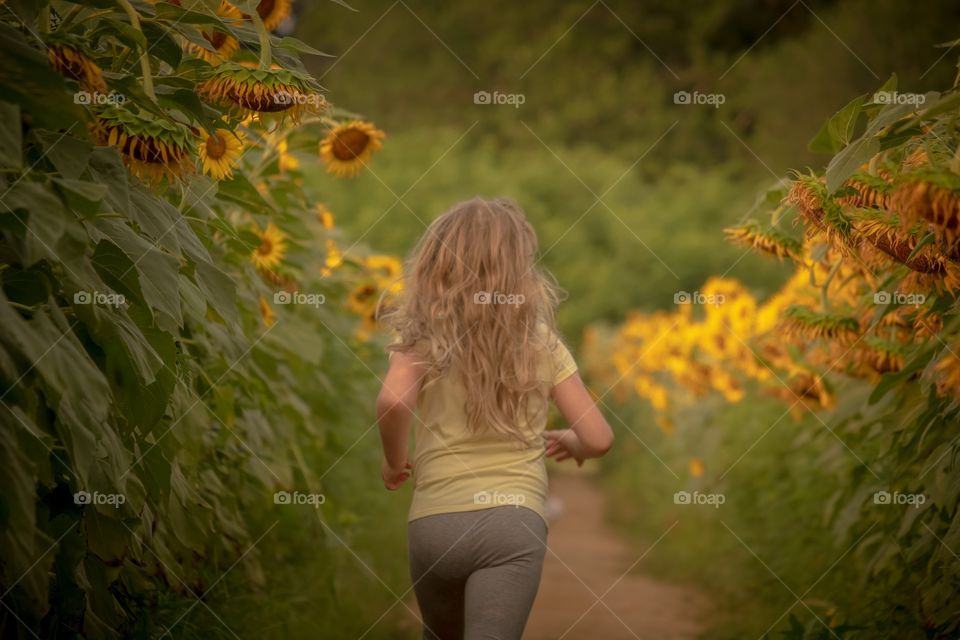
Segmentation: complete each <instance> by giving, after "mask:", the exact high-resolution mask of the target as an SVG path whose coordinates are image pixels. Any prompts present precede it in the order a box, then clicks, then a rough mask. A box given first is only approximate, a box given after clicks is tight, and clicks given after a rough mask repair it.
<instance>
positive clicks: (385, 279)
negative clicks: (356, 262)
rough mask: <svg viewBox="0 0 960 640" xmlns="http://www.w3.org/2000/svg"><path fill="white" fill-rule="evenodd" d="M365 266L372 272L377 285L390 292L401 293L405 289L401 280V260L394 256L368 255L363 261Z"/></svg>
mask: <svg viewBox="0 0 960 640" xmlns="http://www.w3.org/2000/svg"><path fill="white" fill-rule="evenodd" d="M363 264H364V266H365V267H366V268H367V269H368V270H369V271H370V272H371V273H372V275H373V277H374V279H375V280H376V282H377V285H378V286H379V287H381V288H382V289H385V290H387V291H388V292H390V293H399V292H400V291H402V290H403V282H402V281H401V280H400V273H401V271H402V269H401V266H400V260H398V259H397V258H396V257H394V256H386V255H376V256H368V257H367V258H365V259H364V261H363Z"/></svg>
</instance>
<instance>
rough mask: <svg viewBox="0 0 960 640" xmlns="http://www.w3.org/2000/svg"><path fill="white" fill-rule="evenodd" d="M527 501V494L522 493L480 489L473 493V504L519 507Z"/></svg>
mask: <svg viewBox="0 0 960 640" xmlns="http://www.w3.org/2000/svg"><path fill="white" fill-rule="evenodd" d="M526 501H527V496H525V495H523V494H522V493H501V492H499V491H478V492H476V493H475V494H473V504H482V505H490V506H497V507H499V506H515V507H519V506H520V505H522V504H524V503H525V502H526Z"/></svg>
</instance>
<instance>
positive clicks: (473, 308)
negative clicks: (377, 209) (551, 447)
mask: <svg viewBox="0 0 960 640" xmlns="http://www.w3.org/2000/svg"><path fill="white" fill-rule="evenodd" d="M537 253H538V242H537V235H536V232H535V231H534V230H533V227H532V226H530V223H529V222H527V219H526V216H525V215H524V213H523V210H522V209H521V208H520V206H519V205H518V204H517V203H516V202H514V201H512V200H508V199H504V198H495V199H491V200H486V199H483V198H473V199H471V200H466V201H464V202H460V203H459V204H456V205H454V206H453V207H452V208H451V209H450V210H448V211H447V212H446V213H444V214H443V215H441V216H440V217H439V218H437V219H436V220H434V221H433V223H432V224H431V225H430V227H429V228H428V229H427V231H426V233H425V234H424V235H423V237H422V238H421V239H420V241H419V243H418V244H417V247H416V249H415V250H414V252H413V254H412V255H411V256H410V258H409V260H408V261H407V265H406V268H405V270H404V273H405V282H404V293H403V296H402V298H401V300H400V302H399V304H398V306H397V307H396V308H394V309H392V310H390V311H388V312H387V313H385V314H384V318H385V320H386V321H387V323H388V324H389V325H390V326H392V328H393V329H394V330H395V331H396V332H397V333H398V334H399V338H398V340H397V341H396V342H395V343H393V344H392V345H391V346H390V347H388V348H389V349H390V350H392V351H400V352H404V353H415V354H416V355H417V356H419V357H421V358H422V362H423V363H424V364H426V366H427V370H428V374H427V380H428V384H429V381H430V380H433V379H436V378H437V377H439V376H442V375H446V374H456V375H459V376H461V379H462V381H463V383H464V387H465V389H466V403H465V405H466V406H465V413H466V418H467V427H468V428H469V429H471V430H472V431H474V432H479V431H481V430H484V429H491V430H493V431H494V432H496V433H499V434H501V435H503V436H506V437H513V438H517V439H519V440H521V441H522V442H530V438H529V435H530V434H527V433H525V431H524V429H523V426H524V425H526V424H529V423H530V421H531V420H532V419H533V418H534V416H537V415H539V413H540V412H542V411H545V410H546V396H547V394H548V393H549V386H548V385H546V384H544V383H545V381H544V380H540V379H538V366H537V363H538V361H539V360H540V358H542V354H543V350H544V348H552V345H550V344H547V343H546V341H545V338H546V339H548V340H556V339H557V338H556V336H557V332H556V327H555V320H554V311H555V309H556V306H557V302H558V290H557V288H556V285H555V282H554V281H553V279H552V277H551V276H550V275H549V274H548V273H547V272H546V271H544V270H542V269H540V268H539V267H538V265H537Z"/></svg>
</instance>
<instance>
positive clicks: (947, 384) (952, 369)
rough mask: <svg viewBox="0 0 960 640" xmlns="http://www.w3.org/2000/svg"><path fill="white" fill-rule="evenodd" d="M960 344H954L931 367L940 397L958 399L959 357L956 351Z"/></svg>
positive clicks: (959, 384)
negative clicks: (949, 396)
mask: <svg viewBox="0 0 960 640" xmlns="http://www.w3.org/2000/svg"><path fill="white" fill-rule="evenodd" d="M958 348H960V344H958V343H954V344H953V346H952V347H951V348H947V349H946V353H945V354H944V356H943V357H942V358H940V361H939V362H937V364H935V365H934V367H933V376H934V379H935V382H936V385H937V393H938V394H940V395H941V396H946V395H948V394H949V395H953V396H954V397H955V398H960V356H958V355H957V349H958Z"/></svg>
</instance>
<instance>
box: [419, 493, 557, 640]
mask: <svg viewBox="0 0 960 640" xmlns="http://www.w3.org/2000/svg"><path fill="white" fill-rule="evenodd" d="M408 533H409V538H410V575H411V577H412V578H413V587H414V591H415V592H416V594H417V603H418V604H419V605H420V612H421V615H422V616H423V623H424V629H423V638H424V640H461V639H463V640H519V639H520V636H521V635H522V634H523V627H524V625H526V623H527V616H528V615H529V614H530V607H532V606H533V600H534V598H535V597H536V595H537V588H538V587H539V586H540V572H541V570H542V569H543V556H544V553H545V552H546V548H547V547H546V544H547V543H546V541H547V527H546V524H544V522H543V519H542V518H541V517H540V516H539V515H537V513H536V512H535V511H532V510H530V509H527V508H526V507H516V506H503V507H493V508H490V509H480V510H477V511H465V512H459V513H442V514H438V515H433V516H426V517H424V518H418V519H417V520H414V521H413V522H411V523H409V525H408Z"/></svg>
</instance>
